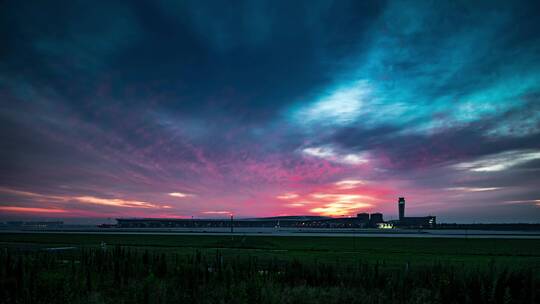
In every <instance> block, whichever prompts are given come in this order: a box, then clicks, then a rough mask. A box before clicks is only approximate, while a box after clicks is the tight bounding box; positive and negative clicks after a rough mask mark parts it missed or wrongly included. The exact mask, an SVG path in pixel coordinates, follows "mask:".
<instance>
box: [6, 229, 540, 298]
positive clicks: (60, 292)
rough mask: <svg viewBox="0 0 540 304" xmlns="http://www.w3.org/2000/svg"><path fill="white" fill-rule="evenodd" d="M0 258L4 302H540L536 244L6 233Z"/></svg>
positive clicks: (514, 241) (539, 262)
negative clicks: (63, 248) (65, 248)
mask: <svg viewBox="0 0 540 304" xmlns="http://www.w3.org/2000/svg"><path fill="white" fill-rule="evenodd" d="M102 242H105V243H106V244H107V245H106V247H105V248H102V247H101V243H102ZM59 247H69V248H70V249H68V250H45V249H51V248H59ZM0 249H2V250H0V299H2V300H3V302H2V303H38V304H39V303H47V304H51V303H111V304H112V303H114V304H118V303H147V304H154V303H156V304H157V303H235V304H239V303H261V304H264V303H268V304H270V303H272V304H273V303H291V304H292V303H311V304H315V303H325V304H329V303H336V304H337V303H364V304H365V303H377V304H380V303H403V304H409V303H410V304H414V303H434V304H435V303H437V304H446V303H447V304H454V303H471V304H473V303H474V304H479V303H480V304H499V303H501V304H502V303H538V300H539V299H540V275H539V274H540V271H539V270H540V241H539V240H524V239H523V240H519V239H445V238H444V239H443V238H361V237H304V236H294V237H285V236H241V235H236V236H234V237H231V236H225V235H223V236H210V235H131V234H130V235H121V234H116V235H115V234H81V233H79V234H76V233H69V234H67V233H64V234H56V233H54V234H53V233H39V234H38V233H33V234H15V233H12V234H9V233H4V234H0Z"/></svg>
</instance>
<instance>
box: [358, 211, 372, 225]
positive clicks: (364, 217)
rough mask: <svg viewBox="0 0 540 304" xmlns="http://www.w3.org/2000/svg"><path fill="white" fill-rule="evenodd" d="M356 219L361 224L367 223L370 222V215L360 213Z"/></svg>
mask: <svg viewBox="0 0 540 304" xmlns="http://www.w3.org/2000/svg"><path fill="white" fill-rule="evenodd" d="M356 219H357V220H358V221H360V222H363V223H367V222H369V213H365V212H364V213H358V214H357V215H356Z"/></svg>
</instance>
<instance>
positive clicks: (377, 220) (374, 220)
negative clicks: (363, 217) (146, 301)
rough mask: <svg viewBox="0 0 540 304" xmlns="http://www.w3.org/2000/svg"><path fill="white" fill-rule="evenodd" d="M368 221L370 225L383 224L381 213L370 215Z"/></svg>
mask: <svg viewBox="0 0 540 304" xmlns="http://www.w3.org/2000/svg"><path fill="white" fill-rule="evenodd" d="M369 221H370V222H371V224H372V225H375V224H378V223H382V222H384V220H383V215H382V213H372V214H371V216H370V217H369Z"/></svg>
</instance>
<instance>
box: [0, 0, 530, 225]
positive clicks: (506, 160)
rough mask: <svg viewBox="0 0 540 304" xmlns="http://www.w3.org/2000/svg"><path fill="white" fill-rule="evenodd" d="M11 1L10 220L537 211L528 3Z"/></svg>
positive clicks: (440, 216)
mask: <svg viewBox="0 0 540 304" xmlns="http://www.w3.org/2000/svg"><path fill="white" fill-rule="evenodd" d="M10 2H11V3H10V4H9V5H6V7H5V8H4V10H3V12H2V14H3V16H4V17H5V18H3V19H2V20H5V22H4V23H5V24H3V27H4V28H8V27H9V28H10V30H9V31H2V33H1V35H3V36H2V40H1V41H2V60H1V64H0V103H1V107H0V125H1V128H0V130H1V131H0V133H1V135H2V141H1V142H2V149H1V152H0V176H1V180H0V211H1V214H0V217H3V218H5V219H26V218H27V217H28V218H63V217H72V218H75V217H80V218H91V219H95V218H98V219H104V218H105V219H111V221H112V220H114V219H115V218H117V217H174V218H191V217H201V218H212V217H224V216H228V215H229V214H234V216H235V217H239V218H240V217H245V218H252V217H270V216H277V215H324V216H337V217H341V216H354V215H355V214H357V213H359V212H369V213H373V212H381V213H384V214H385V217H388V218H396V217H397V210H396V207H395V204H396V200H397V198H398V197H400V196H404V197H407V202H408V205H407V208H408V209H407V212H408V214H410V215H411V216H415V215H426V214H435V215H437V221H441V222H471V221H472V222H481V221H485V222H498V221H506V220H507V219H509V221H512V222H534V221H538V219H539V218H540V208H539V206H540V203H539V202H538V198H539V197H540V187H539V185H540V52H539V47H538V45H539V42H538V30H537V29H538V28H540V26H539V24H538V23H540V21H538V20H540V18H538V16H537V14H536V12H537V9H536V7H529V5H524V4H518V3H514V2H513V1H506V2H504V1H502V2H501V3H498V4H497V5H496V7H495V8H492V7H490V6H489V5H488V4H487V3H484V4H482V3H476V2H474V1H473V2H467V4H465V3H463V4H454V3H453V2H449V3H445V2H444V1H443V2H442V3H437V4H435V3H432V2H426V3H425V4H422V5H411V4H407V3H406V2H402V1H389V2H386V1H373V2H370V1H367V2H365V1H346V0H345V1H329V2H324V4H320V5H314V4H312V3H309V4H308V3H303V2H302V1H300V2H296V1H292V2H290V3H289V2H287V3H285V2H279V1H277V2H275V3H274V2H273V1H270V2H268V7H266V6H264V5H262V4H261V3H259V2H258V1H254V2H253V3H251V1H248V2H246V3H244V2H241V1H240V2H236V1H233V2H231V3H226V4H218V3H213V4H212V5H208V3H205V1H192V2H190V1H187V2H183V1H180V2H178V3H177V2H174V1H173V2H170V1H169V2H165V3H161V2H159V4H156V3H146V4H144V5H142V4H141V3H121V4H118V3H116V2H114V1H113V3H110V2H109V1H103V2H99V3H92V5H90V6H91V8H92V9H89V8H88V7H86V6H84V5H82V4H80V3H79V2H73V3H72V2H71V1H68V2H69V5H67V4H66V7H65V9H64V7H63V5H61V6H62V9H60V8H59V7H57V6H58V4H47V5H45V4H42V5H43V7H41V6H38V7H41V8H33V6H32V5H29V4H28V5H27V4H26V1H10ZM248 3H249V4H248ZM36 5H37V4H36ZM49 5H50V6H51V7H49ZM209 6H210V7H211V8H209ZM462 6H463V7H462ZM104 12H106V13H104ZM465 12H466V13H465ZM37 16H39V17H37ZM535 24H536V25H535ZM511 202H514V203H511ZM517 202H519V203H517Z"/></svg>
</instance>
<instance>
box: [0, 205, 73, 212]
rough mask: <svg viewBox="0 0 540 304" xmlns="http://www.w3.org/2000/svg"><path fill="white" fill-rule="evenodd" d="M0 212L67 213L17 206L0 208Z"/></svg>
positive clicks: (58, 210)
mask: <svg viewBox="0 0 540 304" xmlns="http://www.w3.org/2000/svg"><path fill="white" fill-rule="evenodd" d="M0 210H2V211H7V212H18V213H19V212H22V213H24V212H30V213H65V212H67V210H64V209H52V208H51V209H49V208H34V207H17V206H0Z"/></svg>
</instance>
